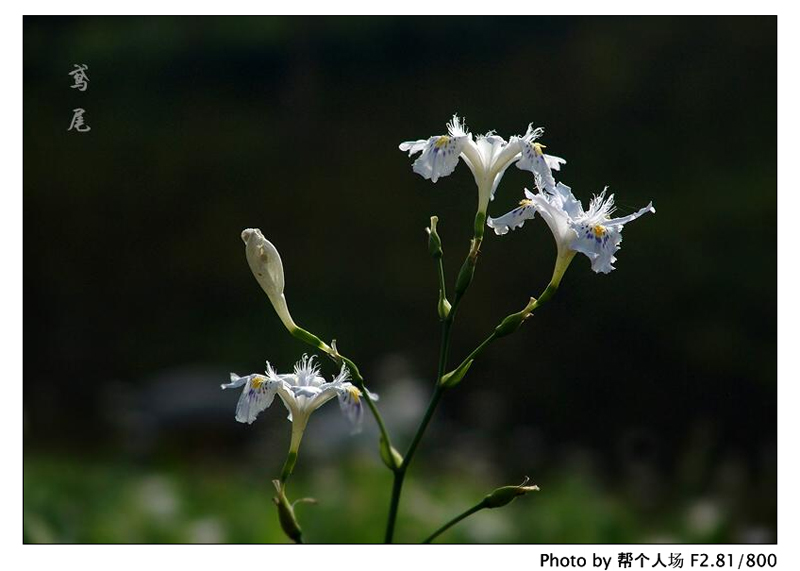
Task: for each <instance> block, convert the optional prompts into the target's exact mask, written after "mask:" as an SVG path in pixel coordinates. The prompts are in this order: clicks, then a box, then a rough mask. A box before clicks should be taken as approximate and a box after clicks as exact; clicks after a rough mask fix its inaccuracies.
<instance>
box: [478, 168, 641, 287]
mask: <svg viewBox="0 0 800 571" xmlns="http://www.w3.org/2000/svg"><path fill="white" fill-rule="evenodd" d="M537 211H538V212H539V213H541V215H542V218H544V221H545V222H546V223H547V225H548V226H549V227H550V231H551V232H552V233H553V237H554V238H555V241H556V246H557V247H558V260H559V261H558V262H557V264H556V266H557V269H558V268H559V267H561V268H562V269H561V273H563V270H565V269H566V265H567V264H569V261H570V260H571V259H572V256H574V255H575V253H576V252H580V253H582V254H584V255H586V256H587V257H588V258H589V259H590V260H591V262H592V269H593V270H594V271H595V272H598V273H601V272H602V273H604V274H607V273H609V272H610V271H611V270H613V269H614V265H613V264H614V262H616V260H617V259H616V257H615V256H614V254H615V253H616V252H617V250H619V248H620V243H621V242H622V228H623V226H624V225H625V224H627V223H628V222H631V221H632V220H636V219H637V218H639V217H640V216H642V215H643V214H646V213H647V212H655V211H656V209H655V208H653V203H652V202H651V203H650V204H648V205H647V206H645V207H644V208H642V209H641V210H639V211H637V212H635V213H633V214H630V215H628V216H622V217H620V218H611V214H612V213H613V212H614V195H613V194H611V195H609V196H608V197H606V190H603V192H601V193H600V194H599V195H596V196H595V197H594V198H592V201H591V202H590V203H589V209H588V210H584V209H583V206H582V205H581V203H580V201H579V200H577V199H576V198H575V196H574V195H573V194H572V189H570V187H568V186H567V185H565V184H562V183H560V182H559V183H556V184H555V185H554V186H553V188H552V190H551V189H549V188H547V187H546V186H545V187H544V188H540V190H539V193H538V194H533V193H532V192H530V191H529V190H528V189H525V198H524V199H523V200H522V201H521V202H520V205H519V206H518V207H517V208H515V209H514V210H512V211H511V212H509V213H507V214H504V215H503V216H500V217H499V218H490V219H489V220H488V221H487V224H488V225H489V226H490V227H491V228H494V231H495V233H496V234H506V233H507V232H508V231H509V230H514V229H516V228H520V227H521V226H522V225H523V224H524V223H525V221H526V220H530V219H531V218H533V217H534V216H535V215H536V212H537ZM558 279H560V275H559V276H558Z"/></svg>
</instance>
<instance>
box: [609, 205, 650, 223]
mask: <svg viewBox="0 0 800 571" xmlns="http://www.w3.org/2000/svg"><path fill="white" fill-rule="evenodd" d="M648 212H652V213H653V214H655V213H656V209H655V208H653V203H652V202H651V203H650V204H648V205H647V206H645V207H644V208H641V209H639V210H638V211H637V212H634V213H633V214H629V215H628V216H622V217H620V218H612V219H610V220H607V221H605V222H603V225H605V226H622V225H623V224H627V223H628V222H630V221H632V220H636V219H637V218H639V217H640V216H642V215H643V214H647V213H648Z"/></svg>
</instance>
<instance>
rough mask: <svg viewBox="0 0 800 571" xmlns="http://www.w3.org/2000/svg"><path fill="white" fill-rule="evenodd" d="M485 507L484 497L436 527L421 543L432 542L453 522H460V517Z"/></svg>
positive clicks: (462, 517) (451, 525) (466, 516)
mask: <svg viewBox="0 0 800 571" xmlns="http://www.w3.org/2000/svg"><path fill="white" fill-rule="evenodd" d="M487 507H489V506H487V505H486V500H485V499H484V500H481V502H480V503H478V504H475V505H474V506H472V507H471V508H469V509H468V510H467V511H465V512H464V513H462V514H460V515H457V516H456V517H454V518H453V519H451V520H450V521H448V522H447V523H446V524H444V525H443V526H442V527H440V528H439V529H437V530H436V531H434V532H433V533H432V534H431V535H430V536H428V537H427V538H426V539H425V541H423V542H422V543H430V542H432V541H433V540H434V539H436V538H437V537H439V536H440V535H441V534H443V533H444V532H445V531H447V530H448V529H450V528H451V527H453V526H454V525H455V524H457V523H458V522H460V521H461V520H462V519H466V518H468V517H469V516H471V515H472V514H474V513H476V512H479V511H481V510H482V509H486V508H487Z"/></svg>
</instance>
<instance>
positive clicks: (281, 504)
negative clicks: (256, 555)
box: [272, 480, 303, 543]
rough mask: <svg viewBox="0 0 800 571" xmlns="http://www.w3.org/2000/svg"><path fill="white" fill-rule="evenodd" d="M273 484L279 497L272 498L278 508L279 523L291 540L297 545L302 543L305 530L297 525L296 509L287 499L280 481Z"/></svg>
mask: <svg viewBox="0 0 800 571" xmlns="http://www.w3.org/2000/svg"><path fill="white" fill-rule="evenodd" d="M272 483H273V484H274V485H275V489H276V490H277V491H278V495H277V496H275V497H274V498H272V501H273V503H274V504H275V506H276V507H277V508H278V521H279V522H280V524H281V529H282V530H283V532H284V533H285V534H286V535H287V536H288V537H289V539H291V540H292V541H294V542H295V543H302V537H303V530H302V529H301V528H300V524H299V523H297V518H296V517H295V515H294V509H293V508H292V505H291V504H290V503H289V501H288V500H287V499H286V494H285V493H284V492H283V487H282V486H281V483H280V482H279V481H278V480H273V481H272Z"/></svg>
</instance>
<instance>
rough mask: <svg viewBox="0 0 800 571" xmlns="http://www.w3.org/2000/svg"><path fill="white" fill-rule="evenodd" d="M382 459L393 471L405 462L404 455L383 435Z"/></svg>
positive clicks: (381, 443)
mask: <svg viewBox="0 0 800 571" xmlns="http://www.w3.org/2000/svg"><path fill="white" fill-rule="evenodd" d="M380 450H381V460H383V463H384V464H386V466H388V467H389V469H390V470H392V471H393V472H394V471H395V470H397V469H398V468H399V467H400V466H401V465H402V464H403V456H402V455H401V454H400V453H399V452H398V451H397V449H396V448H395V447H394V446H392V445H391V444H389V443H388V442H386V439H385V438H384V437H383V435H381V439H380Z"/></svg>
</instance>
